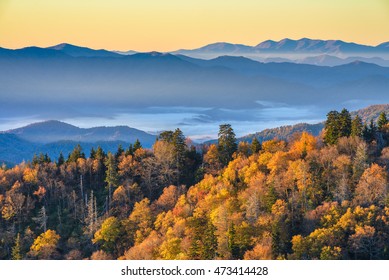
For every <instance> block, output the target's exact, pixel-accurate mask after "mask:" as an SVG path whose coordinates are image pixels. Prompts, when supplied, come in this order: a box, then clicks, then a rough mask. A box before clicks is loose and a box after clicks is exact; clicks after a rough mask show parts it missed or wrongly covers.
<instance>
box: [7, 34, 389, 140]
mask: <svg viewBox="0 0 389 280" xmlns="http://www.w3.org/2000/svg"><path fill="white" fill-rule="evenodd" d="M388 45H389V43H384V44H380V45H378V46H375V47H371V46H363V45H357V44H353V43H345V42H342V41H323V40H309V39H301V40H295V41H294V40H282V41H279V42H273V41H266V42H263V43H261V44H259V45H258V46H255V48H256V49H257V52H263V53H265V54H268V53H270V51H269V52H267V51H268V50H276V51H279V52H280V53H281V51H282V52H290V53H294V54H298V55H299V54H303V53H304V52H305V53H306V54H308V55H309V56H307V57H302V58H295V59H293V60H286V61H289V62H282V60H283V59H284V60H285V59H286V58H278V59H279V62H277V63H276V62H266V63H264V62H259V61H257V60H253V59H250V58H247V57H242V56H235V55H222V56H218V57H216V58H212V59H200V58H195V57H191V56H188V55H184V54H170V53H159V52H151V53H134V54H129V55H122V54H118V53H116V52H111V51H107V50H93V49H90V48H85V47H77V46H74V45H69V44H60V45H57V46H52V47H49V48H38V47H28V48H23V49H19V50H10V49H4V48H0V120H2V122H1V123H0V125H1V127H3V128H5V127H14V126H11V125H7V122H15V121H16V122H17V121H18V120H19V119H24V120H25V119H28V120H31V122H35V121H37V120H42V119H46V120H47V119H59V120H65V119H66V120H70V122H73V123H80V122H79V120H80V119H82V120H83V123H85V122H84V120H87V122H89V123H90V125H89V126H93V125H95V124H96V123H99V121H101V120H103V121H104V122H105V123H110V124H111V123H113V124H122V123H126V124H128V125H129V126H132V127H139V128H141V129H143V130H147V131H150V130H153V129H155V131H161V130H164V129H174V128H176V127H180V128H182V130H183V131H184V133H185V134H186V135H188V136H190V137H193V139H201V138H202V139H206V138H207V137H214V135H215V134H216V133H217V126H218V124H220V123H231V124H232V125H234V126H235V127H237V132H238V133H239V135H245V134H247V133H249V132H252V131H261V130H263V129H264V128H266V127H276V126H279V125H282V124H291V123H297V122H314V121H316V120H319V119H322V116H323V115H325V114H326V113H327V112H328V111H330V110H332V109H338V110H340V109H341V108H343V107H346V108H349V109H350V110H355V109H357V108H361V107H365V106H368V105H370V104H380V103H387V102H388V94H387V88H388V87H389V67H382V66H379V65H377V64H373V63H366V62H364V61H362V60H359V59H358V58H359V56H358V55H359V54H361V52H362V51H363V52H364V53H369V55H370V56H372V57H370V58H369V59H371V60H376V61H381V62H382V61H385V60H384V59H382V58H379V57H378V58H374V57H373V55H374V56H376V55H379V54H385V53H389V51H388V50H389V48H388ZM246 47H247V46H246ZM246 47H245V46H244V45H231V44H229V45H224V44H214V45H212V46H211V47H209V48H205V50H209V51H210V52H211V50H214V51H212V52H214V53H217V54H219V53H220V52H217V51H216V50H221V51H229V52H230V53H233V54H235V53H236V52H235V51H234V50H236V49H241V50H243V49H244V50H245V51H246V50H248V49H250V48H246ZM251 48H254V47H251ZM316 51H320V52H322V53H321V54H320V57H321V61H322V62H323V63H326V64H337V63H339V61H343V62H347V63H346V64H341V65H338V66H331V67H330V66H320V65H309V64H303V63H295V62H296V59H297V60H300V61H301V62H302V61H304V60H305V61H308V60H311V62H310V63H312V64H314V61H315V59H316V58H312V57H313V56H314V55H315V52H316ZM130 53H132V52H130ZM339 53H349V54H351V53H353V55H354V56H352V57H351V56H350V57H346V58H341V57H337V56H335V55H338V54H339ZM354 59H355V60H354ZM106 120H108V121H106ZM87 126H88V125H87ZM70 131H72V129H70ZM211 131H213V132H211ZM85 133H86V132H85ZM88 133H90V135H91V136H93V135H94V133H97V132H94V131H89V132H88ZM211 134H212V135H213V136H212V135H211ZM80 135H81V134H75V135H73V136H74V137H73V138H71V141H90V140H88V137H84V138H83V137H82V136H80ZM77 137H78V138H77ZM54 140H55V141H57V140H58V139H53V141H54ZM123 140H124V141H127V140H126V139H121V138H116V139H113V141H123ZM35 141H37V142H35ZM34 143H40V144H45V143H42V142H40V140H39V139H38V140H37V139H34Z"/></svg>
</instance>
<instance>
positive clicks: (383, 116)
mask: <svg viewBox="0 0 389 280" xmlns="http://www.w3.org/2000/svg"><path fill="white" fill-rule="evenodd" d="M388 122H389V121H388V119H387V117H386V113H385V112H381V114H380V115H379V117H378V120H377V125H378V130H379V131H382V128H383V127H384V126H385V125H387V124H388Z"/></svg>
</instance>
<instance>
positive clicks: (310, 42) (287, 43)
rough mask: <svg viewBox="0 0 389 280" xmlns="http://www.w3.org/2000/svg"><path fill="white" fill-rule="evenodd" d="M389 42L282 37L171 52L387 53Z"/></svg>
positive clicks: (227, 53) (232, 53) (225, 53)
mask: <svg viewBox="0 0 389 280" xmlns="http://www.w3.org/2000/svg"><path fill="white" fill-rule="evenodd" d="M388 45H389V42H384V43H381V44H379V45H377V46H367V45H362V44H356V43H349V42H344V41H342V40H315V39H309V38H302V39H299V40H292V39H288V38H285V39H282V40H280V41H273V40H266V41H263V42H261V43H259V44H258V45H256V46H248V45H242V44H231V43H225V42H220V43H213V44H209V45H206V46H203V47H200V48H197V49H180V50H177V51H173V52H172V53H173V54H183V55H188V56H191V55H199V54H204V55H207V54H208V55H211V54H217V55H239V54H240V55H245V54H246V55H250V54H261V53H262V54H269V53H272V54H277V53H279V54H287V53H289V54H292V53H294V54H298V53H300V54H304V53H307V54H309V53H311V54H312V53H313V54H333V55H342V54H343V55H347V54H371V53H388V52H389V48H388Z"/></svg>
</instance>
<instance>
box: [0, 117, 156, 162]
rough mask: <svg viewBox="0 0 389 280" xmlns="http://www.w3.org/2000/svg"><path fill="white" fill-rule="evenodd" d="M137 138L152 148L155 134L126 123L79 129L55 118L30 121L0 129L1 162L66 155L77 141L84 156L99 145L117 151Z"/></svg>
mask: <svg viewBox="0 0 389 280" xmlns="http://www.w3.org/2000/svg"><path fill="white" fill-rule="evenodd" d="M137 139H139V141H140V142H141V144H142V146H143V147H145V148H151V146H152V145H153V144H154V142H155V139H156V136H155V135H151V134H148V133H146V132H144V131H141V130H138V129H135V128H130V127H128V126H114V127H103V126H101V127H93V128H79V127H76V126H73V125H70V124H67V123H64V122H60V121H55V120H52V121H45V122H40V123H33V124H30V125H27V126H24V127H21V128H17V129H12V130H8V131H3V132H0V162H1V161H4V162H7V163H12V164H15V163H20V162H22V161H23V160H25V161H28V160H31V159H32V157H33V155H34V154H39V153H43V154H45V153H47V154H48V155H49V156H50V157H51V158H53V159H56V158H57V157H58V156H59V153H61V152H62V153H63V155H64V156H65V157H66V156H67V155H68V154H69V153H70V152H71V151H72V150H73V149H74V147H75V146H76V145H77V144H80V145H81V146H82V148H83V150H84V152H85V153H86V154H87V155H88V154H89V152H90V150H91V148H92V147H93V148H95V149H96V148H97V147H98V146H100V147H102V148H103V149H104V150H105V151H111V152H116V150H117V148H118V146H119V145H122V146H123V148H124V149H126V148H127V147H128V146H129V144H133V143H134V142H135V141H136V140H137Z"/></svg>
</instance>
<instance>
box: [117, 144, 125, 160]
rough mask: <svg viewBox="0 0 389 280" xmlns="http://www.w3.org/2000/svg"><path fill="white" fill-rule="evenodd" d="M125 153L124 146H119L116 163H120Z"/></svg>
mask: <svg viewBox="0 0 389 280" xmlns="http://www.w3.org/2000/svg"><path fill="white" fill-rule="evenodd" d="M123 153H124V149H123V146H122V144H119V147H118V150H117V151H116V154H115V160H116V162H118V161H119V157H120V156H121V155H122V154H123Z"/></svg>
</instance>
